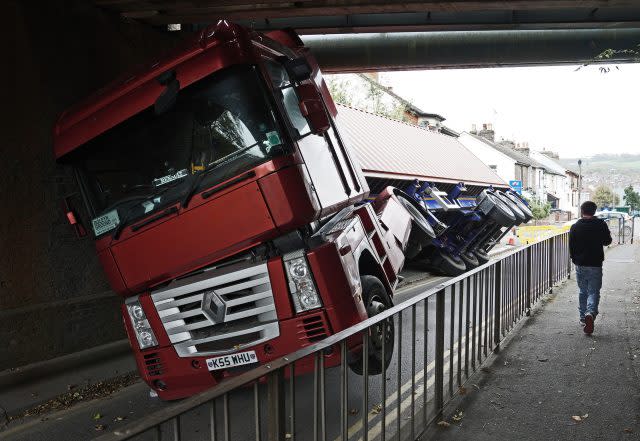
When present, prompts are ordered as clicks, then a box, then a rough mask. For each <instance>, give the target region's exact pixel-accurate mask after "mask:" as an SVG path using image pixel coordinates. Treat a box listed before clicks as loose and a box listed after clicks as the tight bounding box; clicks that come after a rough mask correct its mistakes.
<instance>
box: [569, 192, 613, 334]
mask: <svg viewBox="0 0 640 441" xmlns="http://www.w3.org/2000/svg"><path fill="white" fill-rule="evenodd" d="M597 208H598V207H597V206H596V204H595V203H594V202H591V201H587V202H585V203H584V204H582V205H581V206H580V212H581V214H582V218H581V219H579V220H578V222H576V223H575V224H573V225H572V226H571V230H570V231H569V253H570V255H571V260H572V261H573V263H574V264H575V266H576V278H577V280H578V288H579V289H580V293H579V295H578V301H579V302H578V303H579V305H578V310H579V312H580V323H582V324H583V326H584V332H585V334H588V335H591V333H592V332H593V323H594V321H595V319H596V316H597V315H598V304H599V303H600V288H601V287H602V262H603V261H604V251H603V249H602V247H604V246H607V245H609V244H611V232H610V231H609V227H608V226H607V224H606V222H605V221H603V220H602V219H598V218H597V217H595V216H594V215H595V213H596V209H597Z"/></svg>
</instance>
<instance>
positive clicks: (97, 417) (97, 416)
mask: <svg viewBox="0 0 640 441" xmlns="http://www.w3.org/2000/svg"><path fill="white" fill-rule="evenodd" d="M100 418H102V415H101V414H100V412H98V413H96V414H95V415H94V416H93V419H94V420H96V421H97V420H99V419H100Z"/></svg>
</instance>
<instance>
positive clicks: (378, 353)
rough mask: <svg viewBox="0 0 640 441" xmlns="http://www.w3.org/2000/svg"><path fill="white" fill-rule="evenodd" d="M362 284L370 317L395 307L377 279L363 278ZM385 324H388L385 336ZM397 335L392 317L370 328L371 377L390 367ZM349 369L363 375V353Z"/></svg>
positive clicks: (353, 361)
mask: <svg viewBox="0 0 640 441" xmlns="http://www.w3.org/2000/svg"><path fill="white" fill-rule="evenodd" d="M360 282H361V283H362V298H363V300H364V304H365V307H366V308H367V315H368V316H369V317H373V316H375V315H377V314H380V313H381V312H382V311H384V310H386V309H389V308H391V307H392V306H393V302H392V301H391V298H390V297H389V295H388V294H387V290H386V289H385V287H384V285H383V284H382V282H381V281H380V280H379V279H378V278H377V277H374V276H362V277H361V278H360ZM383 322H384V323H386V332H384V335H383V330H384V326H383ZM395 334H396V332H395V325H394V323H393V318H391V317H390V318H388V319H386V320H384V321H382V322H380V323H378V324H376V325H374V326H372V327H371V328H369V369H368V370H369V375H378V374H381V373H382V371H383V369H384V368H387V367H389V364H390V363H391V358H392V357H393V346H394V341H395ZM383 339H384V346H385V347H384V351H385V354H384V359H383V357H382V340H383ZM349 368H350V369H351V370H352V371H353V372H354V373H356V374H358V375H362V372H363V371H362V352H360V354H359V356H357V357H355V359H354V360H352V361H350V362H349Z"/></svg>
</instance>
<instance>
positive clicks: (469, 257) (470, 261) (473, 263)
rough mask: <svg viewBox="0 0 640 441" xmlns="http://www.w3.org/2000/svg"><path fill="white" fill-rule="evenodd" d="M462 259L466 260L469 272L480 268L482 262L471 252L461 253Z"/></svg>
mask: <svg viewBox="0 0 640 441" xmlns="http://www.w3.org/2000/svg"><path fill="white" fill-rule="evenodd" d="M460 258H461V259H462V260H464V264H465V265H466V267H467V271H469V270H472V269H474V268H477V267H479V266H480V261H479V260H478V257H477V256H476V255H475V254H473V253H472V252H471V251H465V252H464V253H460Z"/></svg>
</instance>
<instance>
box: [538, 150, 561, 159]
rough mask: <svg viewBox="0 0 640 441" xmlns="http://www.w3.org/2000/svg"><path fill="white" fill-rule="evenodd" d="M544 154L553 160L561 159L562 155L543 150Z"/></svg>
mask: <svg viewBox="0 0 640 441" xmlns="http://www.w3.org/2000/svg"><path fill="white" fill-rule="evenodd" d="M542 154H543V155H545V156H548V157H549V158H552V159H560V155H558V154H557V153H556V152H553V151H551V150H547V149H544V150H542Z"/></svg>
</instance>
